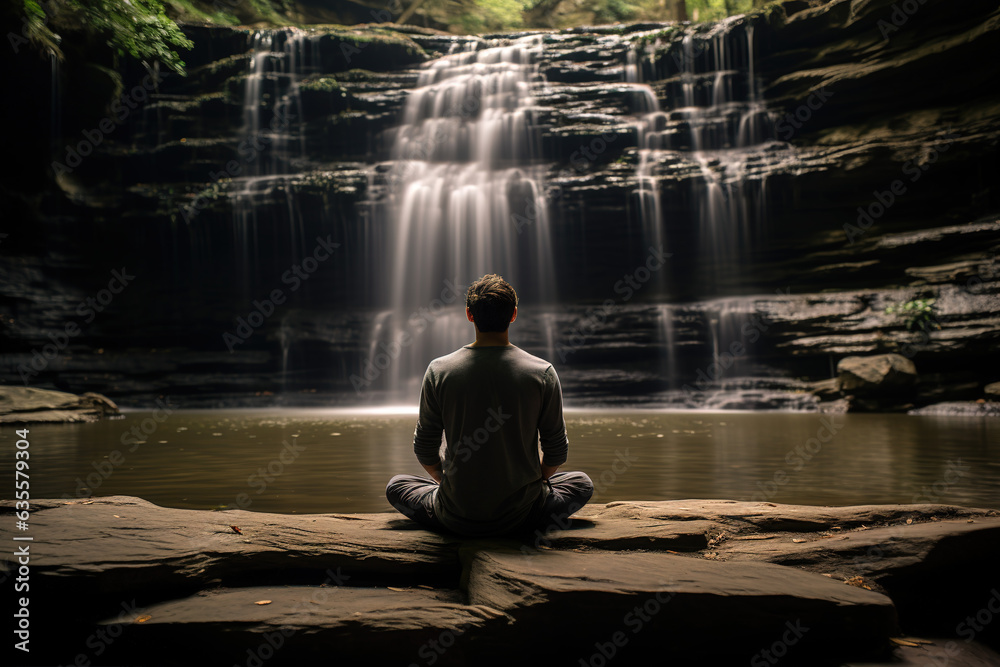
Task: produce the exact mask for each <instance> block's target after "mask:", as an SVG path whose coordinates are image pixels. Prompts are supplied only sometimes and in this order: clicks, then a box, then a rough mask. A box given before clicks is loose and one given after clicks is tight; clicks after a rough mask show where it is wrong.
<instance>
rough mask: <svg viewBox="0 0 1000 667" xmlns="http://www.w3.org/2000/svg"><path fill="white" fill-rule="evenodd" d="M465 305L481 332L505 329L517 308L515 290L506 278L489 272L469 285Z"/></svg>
mask: <svg viewBox="0 0 1000 667" xmlns="http://www.w3.org/2000/svg"><path fill="white" fill-rule="evenodd" d="M465 307H466V308H468V309H469V313H470V314H471V315H472V321H473V322H474V323H475V325H476V328H477V329H479V330H480V331H482V332H483V333H486V332H490V331H496V332H500V331H506V330H507V327H509V326H510V322H511V320H512V319H514V311H515V310H516V309H517V292H515V291H514V288H513V287H511V286H510V284H509V283H508V282H507V281H506V280H504V279H503V278H501V277H500V276H498V275H495V274H492V273H491V274H488V275H485V276H483V277H482V278H480V279H479V280H477V281H475V282H473V283H472V284H471V285H469V291H468V293H467V294H466V296H465Z"/></svg>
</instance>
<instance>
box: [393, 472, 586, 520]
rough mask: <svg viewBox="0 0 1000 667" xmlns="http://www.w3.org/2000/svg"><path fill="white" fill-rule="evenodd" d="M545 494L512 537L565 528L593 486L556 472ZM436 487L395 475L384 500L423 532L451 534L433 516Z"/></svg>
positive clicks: (416, 478)
mask: <svg viewBox="0 0 1000 667" xmlns="http://www.w3.org/2000/svg"><path fill="white" fill-rule="evenodd" d="M547 484H548V486H549V493H548V494H547V495H546V497H545V500H544V502H540V503H539V504H538V506H537V507H536V508H535V509H534V510H532V512H531V514H530V515H529V516H528V518H527V519H526V520H525V522H524V524H523V525H522V526H521V527H520V528H518V529H517V530H515V531H512V532H514V533H520V532H529V533H530V532H531V531H533V530H541V531H542V532H545V531H546V530H547V529H548V528H549V527H556V528H565V527H566V525H567V521H568V519H569V517H570V515H571V514H573V513H574V512H576V511H577V510H579V509H580V508H581V507H583V506H584V505H586V504H587V501H589V500H590V498H591V496H593V495H594V483H593V482H592V481H590V477H588V476H587V474H586V473H582V472H557V473H556V474H554V475H552V477H551V478H549V480H548V481H547ZM437 490H438V484H437V482H435V481H434V480H433V479H430V478H429V477H419V476H417V475H396V476H395V477H393V478H392V479H390V480H389V484H388V485H387V486H386V487H385V497H386V498H387V499H388V500H389V504H390V505H392V506H393V507H395V508H396V509H397V510H398V511H399V512H400V513H401V514H402V515H403V516H406V517H408V518H410V519H413V520H414V521H416V522H417V523H419V524H420V525H421V526H423V527H424V528H428V529H430V530H433V531H435V532H439V533H451V532H452V531H451V530H449V529H448V528H447V527H446V526H445V525H444V524H442V523H441V522H440V521H439V520H438V518H437V517H436V516H435V515H434V495H435V494H436V493H437Z"/></svg>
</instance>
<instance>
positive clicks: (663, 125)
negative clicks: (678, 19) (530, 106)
mask: <svg viewBox="0 0 1000 667" xmlns="http://www.w3.org/2000/svg"><path fill="white" fill-rule="evenodd" d="M694 30H695V29H694V28H689V29H686V30H685V32H684V34H683V36H682V37H681V38H680V39H674V41H673V42H672V43H671V44H670V46H669V48H668V49H667V51H666V52H667V54H669V55H670V56H671V57H670V58H663V61H665V62H666V63H668V64H667V67H668V68H669V69H671V70H675V73H674V76H672V77H670V78H668V79H667V82H666V84H667V86H666V91H667V104H668V107H669V108H668V109H667V110H662V109H661V108H660V106H659V101H658V100H657V97H656V96H655V95H653V94H650V99H651V100H652V103H653V104H655V105H656V106H655V108H653V109H651V110H649V111H648V112H646V113H645V114H644V115H643V116H642V118H641V119H640V121H639V137H640V145H639V148H640V160H639V168H638V170H637V173H636V178H637V180H638V181H639V184H640V190H643V189H644V188H648V187H649V186H648V185H644V183H646V182H647V181H648V180H649V178H650V175H651V169H652V167H653V165H655V164H656V163H657V162H658V161H659V160H660V159H661V158H662V157H663V154H664V152H677V153H680V154H682V155H683V156H684V157H686V158H688V159H692V160H694V161H695V162H696V163H697V165H698V169H699V173H700V176H701V178H700V179H699V181H698V182H696V184H695V186H694V187H695V192H694V197H695V201H696V202H697V209H696V216H697V217H696V222H697V226H698V231H699V234H698V236H699V245H700V246H701V247H700V250H701V254H702V255H703V256H704V257H706V258H710V259H711V261H712V264H713V267H714V273H715V274H716V275H719V274H721V273H723V272H724V271H723V270H724V269H729V268H731V267H732V265H733V263H735V262H737V261H738V258H739V256H740V250H741V249H743V248H745V247H746V246H747V245H749V244H750V243H751V242H752V240H753V238H754V234H755V232H756V231H757V229H756V228H757V226H758V225H759V224H760V223H761V221H762V218H763V201H764V194H765V189H764V182H763V179H751V178H748V176H747V164H748V162H749V161H750V160H751V159H752V157H753V153H754V152H755V151H757V150H758V149H759V148H760V146H761V145H762V144H764V143H765V142H767V141H769V140H770V139H771V138H772V136H771V135H772V132H771V129H770V128H771V126H772V124H771V121H770V118H769V117H768V115H767V111H766V109H765V108H764V105H763V104H762V103H761V102H760V101H759V99H758V93H757V82H756V74H755V67H754V45H753V25H751V24H749V23H748V22H746V20H745V19H742V18H736V19H732V20H729V21H725V22H722V23H720V24H716V25H715V26H713V28H712V31H711V32H708V33H706V34H699V33H696V32H694ZM655 54H656V48H655V43H654V45H647V47H646V49H645V50H644V51H643V52H642V53H640V52H638V50H637V49H633V50H632V52H631V53H630V56H629V58H630V60H629V64H628V65H627V66H626V79H627V80H630V81H635V82H640V81H641V80H642V73H643V70H644V69H650V70H652V71H656V70H658V69H659V70H662V69H663V67H664V66H663V65H662V64H660V63H659V62H658V61H657V60H656V55H655ZM657 78H664V77H661V76H658V77H657Z"/></svg>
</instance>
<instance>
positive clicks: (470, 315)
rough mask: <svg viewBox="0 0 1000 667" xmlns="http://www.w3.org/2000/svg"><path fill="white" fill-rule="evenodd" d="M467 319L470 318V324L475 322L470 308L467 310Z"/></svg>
mask: <svg viewBox="0 0 1000 667" xmlns="http://www.w3.org/2000/svg"><path fill="white" fill-rule="evenodd" d="M465 317H466V318H468V320H469V321H470V322H475V320H473V319H472V311H471V310H469V309H468V308H466V309H465Z"/></svg>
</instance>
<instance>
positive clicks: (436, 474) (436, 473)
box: [420, 461, 441, 484]
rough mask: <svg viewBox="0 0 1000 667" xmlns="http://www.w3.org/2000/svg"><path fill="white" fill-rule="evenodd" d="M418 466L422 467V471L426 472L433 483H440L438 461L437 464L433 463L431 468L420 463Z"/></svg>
mask: <svg viewBox="0 0 1000 667" xmlns="http://www.w3.org/2000/svg"><path fill="white" fill-rule="evenodd" d="M420 465H422V466H423V468H424V470H426V471H427V474H428V475H430V476H431V477H432V478H433V479H434V481H435V482H437V483H438V484H440V483H441V462H440V461H438V462H437V463H435V464H434V465H432V466H429V465H427V464H425V463H421V464H420Z"/></svg>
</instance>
